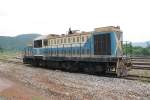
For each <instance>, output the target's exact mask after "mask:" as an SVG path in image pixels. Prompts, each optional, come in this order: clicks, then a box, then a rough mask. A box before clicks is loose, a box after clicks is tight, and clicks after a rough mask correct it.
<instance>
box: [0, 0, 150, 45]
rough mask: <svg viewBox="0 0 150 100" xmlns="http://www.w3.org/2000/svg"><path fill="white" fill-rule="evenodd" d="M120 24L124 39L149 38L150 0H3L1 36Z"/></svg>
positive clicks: (63, 31) (87, 28)
mask: <svg viewBox="0 0 150 100" xmlns="http://www.w3.org/2000/svg"><path fill="white" fill-rule="evenodd" d="M117 25H119V26H120V27H121V29H122V30H123V32H124V40H127V41H132V42H141V41H147V40H150V0H0V36H16V35H18V34H26V33H40V34H50V33H56V34H61V33H62V34H63V33H66V31H68V28H69V27H71V28H72V29H79V30H81V31H92V30H93V29H94V28H96V27H101V26H117Z"/></svg>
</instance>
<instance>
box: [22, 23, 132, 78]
mask: <svg viewBox="0 0 150 100" xmlns="http://www.w3.org/2000/svg"><path fill="white" fill-rule="evenodd" d="M122 41H123V32H122V31H121V30H120V27H119V26H117V27H114V26H108V27H100V28H95V29H94V31H91V32H78V31H77V30H74V31H72V30H71V29H69V31H68V34H62V35H56V34H49V35H47V36H40V37H38V38H36V39H34V40H33V46H30V47H27V48H25V53H24V59H23V61H24V63H27V64H32V65H34V66H41V67H48V68H53V69H63V70H69V71H83V72H89V73H105V72H109V71H115V73H116V74H117V75H118V76H126V75H127V71H128V68H129V67H130V66H131V62H130V59H129V58H128V57H124V56H123V50H122Z"/></svg>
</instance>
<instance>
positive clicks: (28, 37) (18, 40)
mask: <svg viewBox="0 0 150 100" xmlns="http://www.w3.org/2000/svg"><path fill="white" fill-rule="evenodd" d="M38 36H40V34H21V35H18V36H15V37H9V36H0V47H1V48H3V49H6V50H23V48H24V47H26V46H27V44H28V43H31V42H32V41H33V39H34V38H36V37H38Z"/></svg>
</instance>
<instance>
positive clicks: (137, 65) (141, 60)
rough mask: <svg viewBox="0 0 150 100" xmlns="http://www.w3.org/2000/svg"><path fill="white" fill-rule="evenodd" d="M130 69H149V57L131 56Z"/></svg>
mask: <svg viewBox="0 0 150 100" xmlns="http://www.w3.org/2000/svg"><path fill="white" fill-rule="evenodd" d="M132 63H133V66H132V69H143V70H150V57H132Z"/></svg>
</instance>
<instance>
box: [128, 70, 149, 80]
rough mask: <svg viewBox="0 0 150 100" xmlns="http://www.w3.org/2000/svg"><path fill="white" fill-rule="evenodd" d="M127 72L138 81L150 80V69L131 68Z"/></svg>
mask: <svg viewBox="0 0 150 100" xmlns="http://www.w3.org/2000/svg"><path fill="white" fill-rule="evenodd" d="M128 74H129V75H130V76H132V77H134V78H135V79H137V80H139V81H143V82H150V70H142V69H132V70H131V71H129V73H128Z"/></svg>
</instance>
